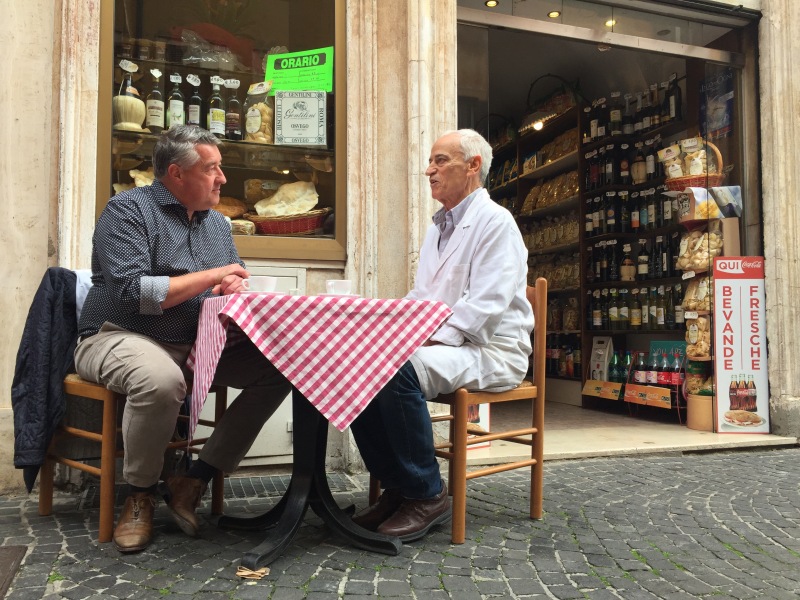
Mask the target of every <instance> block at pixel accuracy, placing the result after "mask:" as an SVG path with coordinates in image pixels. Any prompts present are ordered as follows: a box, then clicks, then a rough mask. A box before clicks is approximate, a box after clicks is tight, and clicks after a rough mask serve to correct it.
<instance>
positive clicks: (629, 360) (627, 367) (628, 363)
mask: <svg viewBox="0 0 800 600" xmlns="http://www.w3.org/2000/svg"><path fill="white" fill-rule="evenodd" d="M632 369H633V357H632V356H631V351H630V350H626V351H625V362H624V373H625V381H624V383H628V381H630V380H631V377H632V376H633V373H632V372H631V370H632Z"/></svg>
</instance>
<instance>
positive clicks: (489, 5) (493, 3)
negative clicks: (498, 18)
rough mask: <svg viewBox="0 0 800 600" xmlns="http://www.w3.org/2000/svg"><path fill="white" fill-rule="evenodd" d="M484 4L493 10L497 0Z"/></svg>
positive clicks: (489, 0)
mask: <svg viewBox="0 0 800 600" xmlns="http://www.w3.org/2000/svg"><path fill="white" fill-rule="evenodd" d="M484 4H485V5H486V6H488V7H489V8H494V7H495V6H497V0H486V2H484Z"/></svg>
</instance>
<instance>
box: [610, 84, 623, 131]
mask: <svg viewBox="0 0 800 600" xmlns="http://www.w3.org/2000/svg"><path fill="white" fill-rule="evenodd" d="M610 95H611V104H610V106H609V109H608V129H609V132H608V133H609V135H622V110H623V109H622V100H621V98H620V93H619V92H611V94H610Z"/></svg>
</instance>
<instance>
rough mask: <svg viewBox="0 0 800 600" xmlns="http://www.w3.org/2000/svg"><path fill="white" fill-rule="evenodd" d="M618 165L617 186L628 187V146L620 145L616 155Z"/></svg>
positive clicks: (629, 148)
mask: <svg viewBox="0 0 800 600" xmlns="http://www.w3.org/2000/svg"><path fill="white" fill-rule="evenodd" d="M617 161H618V163H619V184H620V185H630V184H631V182H632V179H631V147H630V145H629V144H620V145H619V152H618V153H617Z"/></svg>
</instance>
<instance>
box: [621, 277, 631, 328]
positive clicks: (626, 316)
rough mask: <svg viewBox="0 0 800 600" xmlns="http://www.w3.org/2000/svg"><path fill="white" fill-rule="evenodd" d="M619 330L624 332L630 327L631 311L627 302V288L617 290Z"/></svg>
mask: <svg viewBox="0 0 800 600" xmlns="http://www.w3.org/2000/svg"><path fill="white" fill-rule="evenodd" d="M618 293H619V311H618V313H619V329H620V330H622V331H626V330H628V329H630V326H631V309H630V301H629V300H628V288H620V289H619V292H618Z"/></svg>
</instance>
